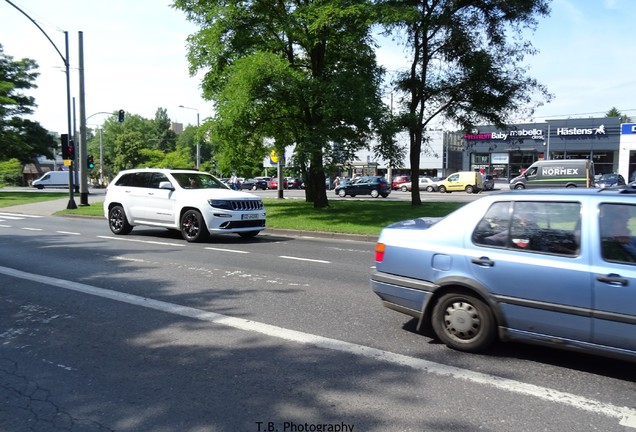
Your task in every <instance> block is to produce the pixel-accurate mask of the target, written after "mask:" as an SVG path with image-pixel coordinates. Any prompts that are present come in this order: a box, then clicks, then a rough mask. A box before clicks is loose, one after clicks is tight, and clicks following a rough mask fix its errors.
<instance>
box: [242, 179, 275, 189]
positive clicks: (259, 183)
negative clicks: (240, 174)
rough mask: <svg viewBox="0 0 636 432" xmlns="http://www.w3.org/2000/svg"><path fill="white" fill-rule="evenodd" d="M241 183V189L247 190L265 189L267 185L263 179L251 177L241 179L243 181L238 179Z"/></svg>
mask: <svg viewBox="0 0 636 432" xmlns="http://www.w3.org/2000/svg"><path fill="white" fill-rule="evenodd" d="M239 182H240V184H241V189H247V190H257V189H262V190H267V187H268V182H267V181H265V180H259V179H256V178H251V179H243V181H240V180H239Z"/></svg>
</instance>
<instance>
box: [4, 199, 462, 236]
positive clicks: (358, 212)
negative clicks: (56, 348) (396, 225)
mask: <svg viewBox="0 0 636 432" xmlns="http://www.w3.org/2000/svg"><path fill="white" fill-rule="evenodd" d="M66 196H67V194H64V193H60V194H57V193H48V192H47V193H37V192H28V193H26V192H25V193H22V192H0V207H7V206H11V205H18V204H27V203H29V202H35V201H39V200H47V199H59V198H64V197H66ZM263 202H264V203H265V208H266V210H267V226H268V227H269V228H277V229H293V230H304V231H323V232H334V233H349V234H364V235H377V234H379V233H380V230H381V229H382V228H383V227H384V226H386V225H388V224H390V223H392V222H397V221H400V220H404V219H410V218H416V217H422V216H445V215H447V214H448V213H450V212H452V211H453V210H455V209H457V208H459V207H461V206H462V205H464V203H456V202H424V203H423V204H422V206H420V207H413V206H411V204H410V202H409V201H386V200H382V199H375V200H365V201H358V200H332V201H329V207H328V208H326V209H314V208H313V204H311V203H307V202H305V201H304V200H303V199H276V198H266V199H264V200H263ZM57 214H73V215H85V216H97V217H103V214H102V203H101V202H95V203H92V204H91V205H89V206H78V208H77V209H73V210H62V211H60V212H58V213H57Z"/></svg>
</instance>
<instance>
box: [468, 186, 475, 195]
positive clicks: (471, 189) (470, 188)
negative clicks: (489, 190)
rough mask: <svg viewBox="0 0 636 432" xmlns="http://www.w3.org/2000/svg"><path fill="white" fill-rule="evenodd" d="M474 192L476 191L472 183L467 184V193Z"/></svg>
mask: <svg viewBox="0 0 636 432" xmlns="http://www.w3.org/2000/svg"><path fill="white" fill-rule="evenodd" d="M473 192H475V190H474V189H473V187H472V186H471V185H468V186H466V193H469V194H471V193H473Z"/></svg>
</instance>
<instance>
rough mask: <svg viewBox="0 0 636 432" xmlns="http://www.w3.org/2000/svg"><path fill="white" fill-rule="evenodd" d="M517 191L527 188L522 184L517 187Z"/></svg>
mask: <svg viewBox="0 0 636 432" xmlns="http://www.w3.org/2000/svg"><path fill="white" fill-rule="evenodd" d="M515 189H525V186H524V185H523V184H521V183H519V184H516V185H515Z"/></svg>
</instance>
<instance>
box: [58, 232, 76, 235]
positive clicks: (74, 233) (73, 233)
mask: <svg viewBox="0 0 636 432" xmlns="http://www.w3.org/2000/svg"><path fill="white" fill-rule="evenodd" d="M55 232H56V233H58V234H70V235H82V234H81V233H78V232H70V231H55Z"/></svg>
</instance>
